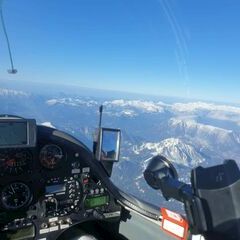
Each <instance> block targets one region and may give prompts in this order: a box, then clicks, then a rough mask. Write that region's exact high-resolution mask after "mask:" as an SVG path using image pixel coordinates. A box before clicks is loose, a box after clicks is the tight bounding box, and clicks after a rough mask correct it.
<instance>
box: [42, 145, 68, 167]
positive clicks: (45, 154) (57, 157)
mask: <svg viewBox="0 0 240 240" xmlns="http://www.w3.org/2000/svg"><path fill="white" fill-rule="evenodd" d="M39 158H40V163H41V165H42V166H43V167H45V168H47V169H56V168H57V167H58V166H59V164H60V162H61V160H62V159H63V151H62V149H61V148H60V147H59V146H57V145H54V144H49V145H45V146H44V147H43V148H42V149H41V151H40V155H39Z"/></svg>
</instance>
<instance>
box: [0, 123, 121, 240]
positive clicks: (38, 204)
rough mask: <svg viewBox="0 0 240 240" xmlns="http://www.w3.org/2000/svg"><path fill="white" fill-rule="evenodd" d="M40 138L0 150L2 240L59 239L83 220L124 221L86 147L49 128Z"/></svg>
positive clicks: (39, 133) (41, 129) (39, 132)
mask: <svg viewBox="0 0 240 240" xmlns="http://www.w3.org/2000/svg"><path fill="white" fill-rule="evenodd" d="M36 140H37V141H36V146H35V147H25V148H1V149H0V227H1V231H0V238H1V239H3V238H4V237H5V238H6V239H14V237H15V236H16V239H21V238H17V237H18V236H22V237H23V238H22V239H28V238H29V239H56V238H57V236H59V235H60V234H61V233H62V232H63V231H65V230H66V229H68V228H70V227H71V226H73V225H76V224H79V223H82V222H86V221H91V220H94V219H95V220H96V219H97V220H104V221H115V220H118V219H119V218H120V215H121V207H120V205H119V204H118V203H117V201H116V199H115V197H114V196H113V195H112V193H111V191H110V189H109V186H107V185H106V179H107V175H106V174H104V170H103V168H102V167H101V164H100V163H99V162H98V161H96V160H94V158H93V155H92V152H91V151H90V150H89V149H88V148H87V147H86V146H85V145H84V144H82V143H81V142H80V141H78V140H77V139H75V138H73V137H72V136H70V135H68V134H65V133H63V132H61V131H58V130H56V129H53V128H49V127H45V126H37V139H36Z"/></svg>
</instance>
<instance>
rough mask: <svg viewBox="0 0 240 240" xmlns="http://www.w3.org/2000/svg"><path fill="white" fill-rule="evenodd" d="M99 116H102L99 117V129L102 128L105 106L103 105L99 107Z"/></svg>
mask: <svg viewBox="0 0 240 240" xmlns="http://www.w3.org/2000/svg"><path fill="white" fill-rule="evenodd" d="M99 114H100V117H99V128H101V126H102V114H103V105H101V106H100V107H99Z"/></svg>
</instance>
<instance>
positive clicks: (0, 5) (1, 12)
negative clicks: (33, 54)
mask: <svg viewBox="0 0 240 240" xmlns="http://www.w3.org/2000/svg"><path fill="white" fill-rule="evenodd" d="M2 5H3V0H0V17H1V22H2V28H3V32H4V35H5V38H6V42H7V48H8V54H9V58H10V63H11V69H9V70H8V73H9V74H16V73H17V69H15V68H14V64H13V57H12V51H11V46H10V42H9V38H8V34H7V28H6V25H5V22H4V17H3V8H2Z"/></svg>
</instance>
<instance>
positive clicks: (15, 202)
mask: <svg viewBox="0 0 240 240" xmlns="http://www.w3.org/2000/svg"><path fill="white" fill-rule="evenodd" d="M30 200H31V191H30V189H29V187H28V186H27V185H26V184H24V183H20V182H15V183H11V184H9V185H7V186H6V187H4V188H3V190H2V193H1V202H2V205H3V207H4V208H6V209H9V210H17V209H19V208H21V207H24V206H26V205H27V204H28V203H29V202H30Z"/></svg>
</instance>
